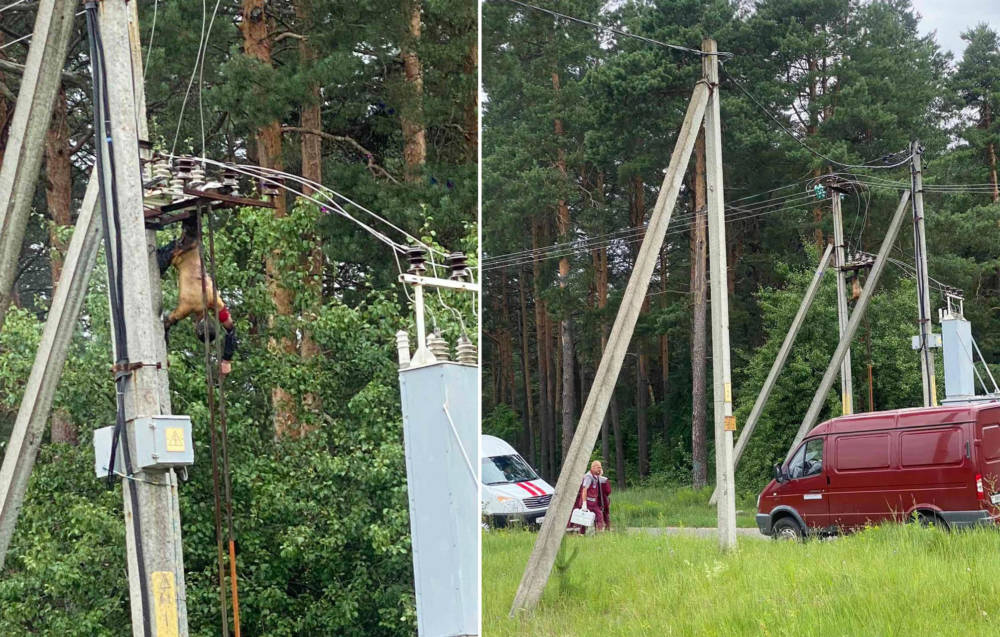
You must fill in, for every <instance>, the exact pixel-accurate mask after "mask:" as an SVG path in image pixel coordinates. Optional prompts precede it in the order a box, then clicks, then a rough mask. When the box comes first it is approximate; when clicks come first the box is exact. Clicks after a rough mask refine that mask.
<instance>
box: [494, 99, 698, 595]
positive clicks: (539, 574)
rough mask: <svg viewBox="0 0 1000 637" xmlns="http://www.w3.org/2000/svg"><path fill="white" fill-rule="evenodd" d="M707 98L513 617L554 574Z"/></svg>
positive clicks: (644, 249)
mask: <svg viewBox="0 0 1000 637" xmlns="http://www.w3.org/2000/svg"><path fill="white" fill-rule="evenodd" d="M709 93H710V89H709V87H708V84H707V83H706V82H699V83H698V84H697V85H696V86H695V89H694V93H693V94H692V95H691V102H690V103H689V104H688V109H687V114H686V115H685V117H684V123H683V125H682V126H681V130H680V133H678V135H677V143H676V145H675V146H674V151H673V154H672V155H671V157H670V164H669V166H668V167H667V172H666V174H665V175H664V177H663V185H662V186H661V188H660V193H659V196H658V197H657V198H656V205H655V206H654V207H653V213H652V215H651V216H650V219H649V226H648V227H647V229H646V236H645V238H644V239H643V241H642V245H641V246H640V247H639V254H638V256H637V258H636V262H635V267H634V268H633V270H632V275H631V276H630V277H629V280H628V285H627V287H626V288H625V294H624V295H623V297H622V303H621V306H620V307H619V308H618V314H617V315H616V316H615V322H614V325H613V326H612V327H611V334H610V336H609V338H608V345H607V347H606V348H605V350H604V355H603V356H602V357H601V362H600V364H599V365H598V367H597V373H596V374H595V375H594V382H593V383H592V385H591V390H590V393H589V394H588V395H587V402H586V404H585V405H584V407H583V413H582V414H581V415H580V423H579V425H578V426H577V429H576V433H575V434H574V436H573V442H572V444H571V445H570V447H569V453H568V454H566V458H565V459H564V461H563V465H562V470H561V471H560V472H559V480H558V481H557V482H556V492H555V495H554V496H553V498H552V502H551V503H550V504H549V510H548V513H547V514H546V516H545V521H544V522H543V523H542V529H541V531H540V532H539V534H538V540H537V541H536V542H535V548H534V550H533V551H532V552H531V557H529V558H528V565H527V567H526V568H525V570H524V575H523V576H522V577H521V583H520V585H519V586H518V589H517V594H516V595H515V596H514V603H513V605H512V606H511V611H510V612H511V615H514V614H516V613H517V611H519V610H531V609H533V608H534V607H535V606H536V605H537V604H538V600H539V599H540V598H541V596H542V591H544V590H545V584H546V582H548V579H549V574H550V573H551V572H552V565H553V564H554V563H555V559H556V554H557V553H558V551H559V545H560V543H561V542H562V538H563V535H564V534H565V527H566V521H567V520H568V519H569V516H570V513H571V511H572V508H573V502H574V500H575V499H576V494H577V492H578V491H579V485H580V480H581V479H582V478H583V474H584V472H585V471H586V470H587V463H588V461H589V460H590V453H591V451H592V450H593V448H594V444H595V443H596V442H597V435H598V434H599V433H600V431H601V423H602V422H603V421H604V415H605V413H607V409H608V404H609V403H610V401H611V393H612V392H613V391H614V387H615V383H616V382H617V380H618V374H619V372H620V371H621V368H622V362H623V361H624V360H625V353H626V351H627V349H628V344H629V341H630V340H631V339H632V333H633V331H634V330H635V323H636V320H637V319H638V317H639V310H640V309H641V308H642V303H643V299H644V298H645V296H646V292H647V290H648V289H649V280H650V277H651V276H652V274H653V270H654V268H655V267H656V262H657V261H658V259H659V254H660V248H661V247H662V245H663V238H664V234H665V233H666V230H667V225H668V224H669V223H670V215H671V213H672V212H673V209H674V204H675V203H676V201H677V193H678V191H679V190H680V187H681V182H682V181H683V178H684V172H685V170H686V168H687V164H688V160H689V159H690V157H691V150H692V149H693V148H694V142H695V138H696V137H697V136H698V129H699V128H700V126H701V122H702V121H703V120H704V116H705V109H706V107H707V105H708V98H709Z"/></svg>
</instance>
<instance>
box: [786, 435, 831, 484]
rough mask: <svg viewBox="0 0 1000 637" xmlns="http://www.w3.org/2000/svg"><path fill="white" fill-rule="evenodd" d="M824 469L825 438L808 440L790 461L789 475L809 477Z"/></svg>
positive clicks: (794, 477)
mask: <svg viewBox="0 0 1000 637" xmlns="http://www.w3.org/2000/svg"><path fill="white" fill-rule="evenodd" d="M821 471H823V439H822V438H813V439H812V440H807V441H806V442H805V444H803V445H802V446H801V447H799V449H798V451H796V452H795V455H794V456H793V457H792V459H791V460H789V461H788V477H789V479H791V480H795V479H796V478H807V477H809V476H814V475H817V474H819V473H820V472H821Z"/></svg>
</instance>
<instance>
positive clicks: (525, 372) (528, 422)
mask: <svg viewBox="0 0 1000 637" xmlns="http://www.w3.org/2000/svg"><path fill="white" fill-rule="evenodd" d="M527 278H528V270H527V268H524V267H522V268H521V271H520V273H519V274H518V277H517V287H518V295H519V298H520V302H521V379H522V380H523V382H524V412H525V416H526V417H525V421H524V423H525V426H526V427H527V434H528V446H527V447H526V449H527V451H528V458H529V461H530V462H531V464H532V465H533V466H536V467H537V466H540V465H541V463H540V462H539V459H538V456H537V455H536V447H535V407H534V397H533V396H532V395H531V365H529V364H528V352H529V350H530V347H529V342H528V341H529V340H530V334H529V332H528V295H527V290H526V288H527V283H526V279H527Z"/></svg>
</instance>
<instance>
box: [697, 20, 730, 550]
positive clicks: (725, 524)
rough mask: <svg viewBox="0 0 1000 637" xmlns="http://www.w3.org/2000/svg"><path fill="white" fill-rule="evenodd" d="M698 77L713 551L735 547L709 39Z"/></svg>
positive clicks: (718, 152)
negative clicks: (714, 494)
mask: <svg viewBox="0 0 1000 637" xmlns="http://www.w3.org/2000/svg"><path fill="white" fill-rule="evenodd" d="M701 50H702V51H706V52H707V53H708V55H703V56H702V58H701V68H702V76H703V77H704V79H705V81H706V82H708V85H709V86H710V87H711V89H712V94H711V96H710V97H709V99H708V109H707V110H706V112H705V167H706V173H705V184H706V190H707V193H708V267H709V285H710V289H711V295H712V296H711V298H712V304H711V308H712V403H713V417H714V421H715V485H716V487H715V488H716V489H718V490H719V496H720V497H719V502H718V527H719V546H720V547H721V548H722V550H724V551H728V550H731V549H735V548H736V484H735V483H736V478H735V472H734V469H733V432H734V431H736V418H735V417H734V416H733V386H732V381H731V362H730V351H729V286H728V284H727V281H728V277H727V276H726V272H727V269H728V268H727V264H726V200H725V193H724V192H723V188H722V121H721V117H720V115H719V56H718V55H712V54H714V53H715V52H716V51H717V50H718V49H717V48H716V44H715V40H712V39H710V38H706V39H705V40H702V43H701Z"/></svg>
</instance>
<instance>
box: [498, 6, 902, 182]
mask: <svg viewBox="0 0 1000 637" xmlns="http://www.w3.org/2000/svg"><path fill="white" fill-rule="evenodd" d="M508 1H509V0H508ZM719 69H720V70H721V71H722V74H723V75H725V76H726V77H727V78H728V79H729V81H731V82H732V83H733V85H734V86H736V88H738V89H739V90H740V91H741V92H742V93H743V94H744V95H746V96H747V97H749V98H750V101H752V102H753V103H754V104H756V105H757V108H759V109H760V110H761V111H763V112H764V114H765V115H767V116H768V117H770V118H771V119H772V120H773V121H774V123H775V124H777V125H778V128H779V129H781V131H782V132H783V133H785V134H786V135H788V136H789V137H791V138H792V139H793V140H795V141H796V142H797V143H798V144H799V145H800V146H802V147H803V148H805V149H806V150H807V151H809V152H810V153H812V154H813V155H815V156H816V157H819V158H820V159H823V160H825V161H828V162H830V163H831V164H833V165H835V166H840V167H841V168H855V169H863V168H866V169H880V170H886V169H890V168H898V167H899V166H902V165H903V164H905V163H906V162H908V161H910V158H911V157H912V155H907V156H906V157H904V158H903V159H901V160H899V161H897V162H895V163H892V164H886V165H881V166H878V165H872V163H871V162H874V161H880V160H886V161H888V160H889V158H891V157H894V156H896V155H899V153H892V154H890V155H885V156H884V157H882V158H880V160H878V159H877V160H871V162H869V163H866V164H845V163H844V162H841V161H837V160H836V159H834V158H832V157H829V156H827V155H824V154H823V153H821V152H819V151H818V150H816V149H815V148H813V147H812V146H810V145H809V144H807V143H805V142H804V141H802V140H801V139H800V138H799V136H798V135H796V134H795V133H793V132H792V131H791V130H789V129H788V127H786V126H785V125H784V124H783V123H782V122H781V119H780V118H778V116H777V115H775V114H774V113H772V112H771V111H770V110H769V109H768V108H767V107H766V106H764V104H763V103H762V102H761V101H760V100H759V99H757V98H756V97H755V96H754V94H753V93H751V92H750V91H749V90H747V88H746V87H745V86H743V83H742V82H740V81H739V80H737V79H736V78H735V77H733V76H732V75H731V74H730V73H729V72H728V71H726V68H725V66H723V65H722V64H721V63H720V64H719ZM900 152H906V151H900Z"/></svg>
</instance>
